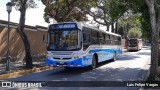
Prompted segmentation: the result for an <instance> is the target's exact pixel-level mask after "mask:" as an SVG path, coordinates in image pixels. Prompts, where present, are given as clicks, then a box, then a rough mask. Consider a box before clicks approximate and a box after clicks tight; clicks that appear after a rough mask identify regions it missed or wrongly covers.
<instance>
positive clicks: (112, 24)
mask: <svg viewBox="0 0 160 90" xmlns="http://www.w3.org/2000/svg"><path fill="white" fill-rule="evenodd" d="M111 31H112V32H113V33H115V29H114V23H111Z"/></svg>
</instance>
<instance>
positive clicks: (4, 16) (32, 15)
mask: <svg viewBox="0 0 160 90" xmlns="http://www.w3.org/2000/svg"><path fill="white" fill-rule="evenodd" d="M9 1H10V0H0V20H6V21H8V13H7V11H6V3H7V2H9ZM36 3H37V6H38V7H37V8H35V9H27V11H26V21H25V22H26V25H31V26H35V25H40V26H45V27H47V26H48V23H46V22H45V21H44V19H43V14H44V8H45V6H44V5H43V4H42V3H41V1H36ZM19 17H20V12H19V11H17V10H16V9H15V7H12V12H11V14H10V21H11V22H15V23H18V22H19Z"/></svg>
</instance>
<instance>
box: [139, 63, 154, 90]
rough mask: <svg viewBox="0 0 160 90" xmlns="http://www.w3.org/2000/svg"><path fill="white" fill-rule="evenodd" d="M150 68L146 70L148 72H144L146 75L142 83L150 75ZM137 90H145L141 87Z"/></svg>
mask: <svg viewBox="0 0 160 90" xmlns="http://www.w3.org/2000/svg"><path fill="white" fill-rule="evenodd" d="M150 67H151V66H149V69H148V71H147V72H146V74H145V77H144V79H143V80H144V81H146V80H147V78H148V77H149V75H150ZM139 90H145V87H141V88H139Z"/></svg>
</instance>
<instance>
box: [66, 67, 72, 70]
mask: <svg viewBox="0 0 160 90" xmlns="http://www.w3.org/2000/svg"><path fill="white" fill-rule="evenodd" d="M64 68H65V70H71V69H72V68H70V67H64Z"/></svg>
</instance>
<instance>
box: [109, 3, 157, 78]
mask: <svg viewBox="0 0 160 90" xmlns="http://www.w3.org/2000/svg"><path fill="white" fill-rule="evenodd" d="M113 1H114V0H113ZM157 1H158V0H115V2H118V4H117V5H119V4H120V5H122V6H123V7H125V9H123V8H122V10H119V9H121V8H117V7H118V6H117V5H116V4H115V5H114V6H116V7H113V8H112V9H113V10H115V11H113V12H111V14H110V15H111V16H112V18H116V17H119V16H122V15H123V14H124V11H125V12H126V11H128V10H132V11H133V12H134V13H141V14H142V20H141V21H142V27H143V28H142V29H143V30H142V31H143V32H144V31H145V30H144V29H146V32H147V33H146V32H145V34H146V35H149V34H148V33H149V32H151V70H150V75H151V76H155V75H157V67H158V49H157V48H159V44H158V39H159V28H160V26H159V24H160V23H159V22H160V8H159V2H157ZM123 10H124V11H123ZM121 13H123V14H121ZM145 14H147V15H145ZM148 19H149V20H148ZM145 21H146V23H145V24H146V25H143V24H144V22H145ZM147 23H148V24H147ZM147 27H149V28H148V29H147ZM143 32H142V33H143ZM159 62H160V61H159Z"/></svg>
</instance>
